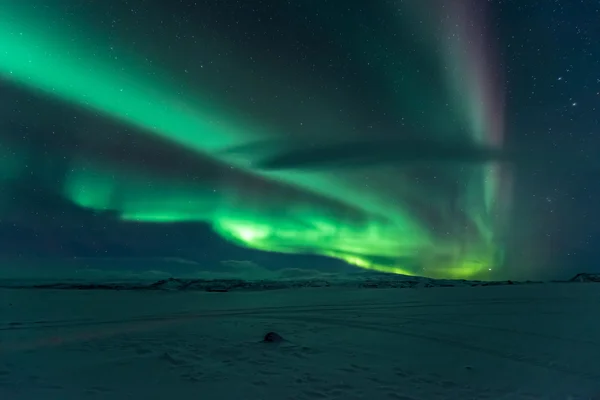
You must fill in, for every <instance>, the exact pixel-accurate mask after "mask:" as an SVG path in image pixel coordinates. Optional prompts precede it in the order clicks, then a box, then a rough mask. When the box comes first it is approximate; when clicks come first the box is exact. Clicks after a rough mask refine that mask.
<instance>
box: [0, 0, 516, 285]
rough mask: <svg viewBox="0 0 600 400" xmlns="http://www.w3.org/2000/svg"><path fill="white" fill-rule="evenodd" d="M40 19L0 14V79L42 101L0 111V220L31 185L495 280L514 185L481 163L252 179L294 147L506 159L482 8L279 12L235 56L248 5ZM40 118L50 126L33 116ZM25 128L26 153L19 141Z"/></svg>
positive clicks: (133, 212)
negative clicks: (43, 107) (482, 152)
mask: <svg viewBox="0 0 600 400" xmlns="http://www.w3.org/2000/svg"><path fill="white" fill-rule="evenodd" d="M46 3H48V2H42V1H41V0H35V1H31V2H22V1H17V0H6V1H4V2H3V3H2V6H1V7H2V9H1V10H0V11H1V12H0V37H1V38H2V42H1V43H0V78H1V79H2V82H3V85H7V87H9V86H10V87H11V88H13V89H11V90H18V91H21V92H24V93H29V94H30V95H31V96H32V98H35V99H37V100H35V101H33V100H32V103H30V104H29V105H24V104H19V105H17V104H11V103H10V99H6V98H5V99H4V100H3V110H2V112H3V114H4V115H3V121H2V151H3V153H4V154H2V160H3V161H2V163H3V164H2V172H3V173H2V176H1V179H2V182H1V183H0V184H1V185H3V186H4V190H3V191H2V196H4V200H3V201H2V202H0V206H1V207H2V212H4V213H8V212H9V210H10V206H9V205H7V204H9V203H10V202H11V201H10V199H11V198H13V199H14V195H13V194H11V189H10V188H11V187H12V185H13V184H14V182H18V181H22V180H23V179H24V178H25V177H30V176H35V179H37V182H38V183H39V182H41V183H42V184H43V186H44V187H45V188H48V189H49V190H51V191H53V192H54V193H56V195H58V196H61V197H62V198H64V199H66V200H67V201H68V202H71V203H72V204H74V205H76V206H79V207H82V208H84V209H89V210H91V211H94V212H99V213H110V215H116V216H117V218H118V219H120V220H122V221H139V222H152V223H162V224H170V223H178V222H205V223H208V224H210V225H211V226H212V228H213V229H214V231H215V232H216V233H218V234H219V235H220V236H222V237H223V238H226V239H227V240H230V241H232V242H234V243H237V244H239V245H241V246H246V247H250V248H253V249H257V250H263V251H267V252H281V253H290V254H296V253H297V254H314V255H322V256H328V257H334V258H338V259H341V260H344V261H346V262H348V263H350V264H352V265H355V266H358V267H361V268H367V269H374V270H379V271H390V272H395V273H403V274H418V275H426V276H432V277H451V278H486V277H491V276H499V275H498V274H500V275H501V272H498V271H501V270H502V267H503V263H504V260H503V255H504V251H505V248H504V246H505V238H506V235H507V232H508V230H509V229H510V226H509V222H510V220H511V217H510V215H511V205H512V196H513V194H512V188H511V186H512V178H511V170H510V165H508V164H504V163H500V162H496V161H495V159H494V158H493V157H492V158H490V159H488V158H483V159H478V160H477V161H476V162H467V163H465V162H461V160H460V159H459V160H456V159H451V160H446V161H444V157H443V154H442V155H440V154H441V153H440V150H437V149H434V150H432V151H429V153H428V154H429V157H420V156H419V154H414V153H411V154H410V156H411V157H412V158H414V159H415V160H417V161H418V160H420V159H421V158H423V162H416V163H408V164H406V163H383V162H382V163H378V162H377V161H378V156H377V154H376V153H375V154H374V155H373V156H372V158H373V159H374V162H373V163H371V164H369V165H365V166H364V167H358V168H343V167H342V168H331V169H327V168H325V169H319V170H314V169H311V168H306V169H302V168H299V169H289V170H287V169H274V170H267V169H262V168H259V167H258V166H257V163H259V162H260V161H261V160H263V159H265V158H269V157H276V156H277V155H278V154H284V153H285V152H286V151H288V150H289V147H290V146H291V147H298V146H299V147H301V148H305V149H308V151H309V152H310V149H311V148H319V147H323V146H328V145H330V144H333V145H336V144H343V143H346V142H352V141H361V140H362V141H368V142H372V143H377V142H385V141H388V140H391V139H393V140H395V141H396V142H392V143H397V144H395V145H397V146H399V147H402V143H407V142H406V141H411V140H412V141H413V142H414V141H419V143H421V145H420V146H421V147H415V150H414V151H423V154H425V153H427V152H426V151H424V150H427V149H429V150H431V147H429V145H427V143H429V141H431V142H432V143H433V142H435V143H441V144H444V143H448V146H453V147H452V148H454V149H456V148H457V146H459V145H460V144H461V143H462V144H463V145H464V148H476V147H477V146H481V147H482V148H483V147H485V148H492V149H497V150H498V151H501V149H502V147H503V140H504V136H505V132H504V119H505V116H504V93H503V90H502V87H503V83H502V82H503V75H502V63H501V60H500V55H499V53H498V51H497V49H496V47H495V45H496V44H495V43H493V41H492V39H491V38H492V37H494V32H492V29H491V27H489V26H488V25H486V23H485V21H486V18H488V17H487V16H486V14H485V12H484V11H485V10H484V9H483V8H484V6H485V4H482V3H484V2H476V1H473V2H467V1H461V0H455V1H445V2H443V3H442V2H435V1H420V2H412V3H411V2H374V3H373V4H372V5H369V6H363V8H359V7H358V6H346V7H344V8H343V9H341V8H340V7H339V4H334V3H335V2H329V3H327V2H323V4H320V5H318V6H316V5H314V4H313V3H311V2H303V1H299V2H296V4H295V5H290V4H283V2H282V4H279V5H277V6H274V5H272V6H271V7H272V8H273V9H274V10H273V11H271V12H272V13H273V15H274V17H272V18H270V19H268V21H273V22H271V25H269V23H268V22H265V21H262V22H261V23H262V26H261V28H260V30H258V31H257V32H258V33H256V34H255V35H250V38H248V36H245V37H246V39H247V42H243V41H241V40H236V39H235V38H234V36H235V35H234V34H233V33H230V32H229V30H228V29H226V28H223V27H226V26H229V25H228V22H227V20H228V18H229V19H234V18H238V17H239V15H238V14H244V13H247V12H249V11H248V10H245V9H243V8H244V7H245V6H243V5H240V6H239V7H240V9H239V10H237V11H235V10H234V11H231V15H222V12H223V9H222V8H219V7H218V6H216V5H213V6H210V5H207V4H205V5H204V6H201V5H198V6H197V7H198V9H197V10H196V11H195V13H194V14H193V15H195V16H197V17H198V16H201V15H205V19H202V18H201V17H198V18H201V20H200V21H199V20H193V18H191V17H190V18H191V19H190V20H185V18H184V17H183V15H184V13H180V14H177V15H175V14H174V15H173V18H172V21H171V20H169V21H170V22H169V21H167V22H164V21H163V22H161V24H162V25H154V26H152V24H155V23H156V21H158V20H161V21H162V18H161V17H160V13H159V12H158V11H157V12H156V13H155V14H153V15H152V16H150V15H142V13H143V12H144V11H143V10H140V11H139V12H136V13H135V14H131V15H129V17H127V15H126V14H124V15H125V16H124V17H123V18H121V19H120V22H117V21H113V22H112V23H106V21H102V23H100V22H94V21H93V18H91V16H92V14H94V13H98V14H99V15H103V14H102V12H101V10H99V9H96V8H102V7H109V6H103V5H94V6H91V5H90V9H89V10H87V9H85V7H84V5H85V4H86V3H85V2H83V1H82V2H81V3H80V4H79V2H77V1H76V2H74V3H73V4H79V6H76V5H72V6H67V5H65V4H63V2H59V1H54V2H51V3H56V4H52V5H49V4H46ZM344 4H345V3H344ZM94 7H96V8H94ZM116 7H121V6H116ZM122 7H124V10H122V11H123V12H125V11H126V10H125V9H126V8H127V7H130V8H131V7H133V8H135V6H127V7H126V6H122ZM202 7H205V8H204V9H203V8H202ZM133 8H131V11H133ZM67 9H68V10H69V12H66V11H65V10H67ZM432 10H434V11H432ZM104 11H106V10H104ZM262 12H263V13H264V12H266V11H265V10H262ZM88 14H89V15H88ZM248 18H249V19H247V22H246V23H247V24H251V20H252V17H251V16H250V17H248ZM166 19H167V18H165V20H166ZM140 20H141V21H147V24H144V25H137V26H136V24H135V22H134V21H140ZM295 20H302V21H303V23H302V26H296V25H293V24H292V25H289V24H288V23H289V21H295ZM148 21H150V22H148ZM152 21H154V22H152ZM169 24H171V26H170V25H169ZM175 25H176V26H177V27H178V28H177V30H176V32H178V33H177V34H175V35H167V34H166V32H168V31H169V29H171V31H172V29H173V26H175ZM286 25H289V26H288V31H287V32H283V33H282V32H281V31H280V29H282V27H285V26H286ZM107 26H108V27H110V29H108V28H106V27H107ZM315 26H319V29H316V28H315ZM124 27H127V29H125V28H124ZM219 27H220V28H219ZM105 28H106V29H108V30H109V31H110V32H109V31H107V30H104V29H105ZM240 29H242V30H243V29H245V28H240ZM309 31H310V32H312V34H311V35H312V37H311V36H310V35H309V36H307V37H308V39H303V41H302V40H299V39H297V38H296V39H295V38H294V34H297V35H299V34H300V33H303V34H307V32H309ZM275 32H277V33H278V34H279V35H280V36H279V37H278V39H274V38H273V37H274V35H275ZM294 32H295V33H294ZM298 32H300V33H298ZM257 36H261V37H260V38H257ZM166 37H168V39H167V38H166ZM269 38H271V39H270V41H269V40H268V39H269ZM170 41H172V42H173V43H171V42H170ZM258 43H261V45H260V46H259V45H258ZM293 45H297V46H298V47H297V48H295V49H292V50H293V51H292V50H290V46H293ZM310 45H312V46H313V47H310ZM278 46H279V47H278ZM285 49H287V50H289V52H286V50H285ZM199 53H201V54H199ZM298 53H299V54H300V56H298V57H294V58H292V56H291V55H290V54H298ZM194 57H198V58H197V59H196V58H194ZM358 77H361V78H360V79H359V78H358ZM323 82H327V83H326V84H325V83H323ZM375 87H376V88H378V90H375V89H374V88H375ZM379 89H381V90H379ZM42 103H43V104H46V103H47V104H52V106H48V107H54V110H60V111H57V112H38V113H37V116H35V118H32V117H31V115H35V112H36V111H35V110H36V107H37V106H34V105H32V104H42ZM27 108H28V111H27V112H25V111H23V110H24V109H27ZM16 109H19V111H18V112H17V111H14V110H16ZM27 113H29V114H28V115H29V116H25V114H27ZM65 121H67V122H65ZM23 125H26V126H27V129H28V132H29V133H28V136H27V138H23V137H22V135H21V134H17V133H15V132H17V131H19V132H20V130H17V129H15V128H14V127H15V126H21V127H22V126H23ZM19 129H21V128H19ZM399 139H402V140H405V142H402V140H399ZM450 143H451V145H450ZM459 147H460V146H459ZM40 149H42V150H40ZM232 149H239V151H233V150H232ZM419 149H421V150H419ZM397 154H398V157H401V155H402V154H405V155H407V154H408V153H407V148H399V149H398V151H397ZM438 156H439V157H438ZM386 157H387V158H388V159H389V158H391V159H394V151H393V149H389V148H388V154H387V155H386ZM432 158H433V159H432ZM436 158H440V161H441V162H438V163H436V162H434V161H436V160H435V159H436Z"/></svg>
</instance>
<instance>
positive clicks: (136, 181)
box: [0, 2, 499, 278]
mask: <svg viewBox="0 0 600 400" xmlns="http://www.w3.org/2000/svg"><path fill="white" fill-rule="evenodd" d="M9 4H11V2H4V4H3V6H2V8H3V10H2V14H1V15H0V37H2V42H1V43H0V77H1V78H2V79H5V80H7V81H11V82H14V83H17V84H19V85H21V86H23V87H26V88H29V89H30V90H36V91H40V92H43V93H45V94H46V95H51V96H53V97H55V98H57V99H60V100H62V101H65V102H68V103H70V104H73V105H77V106H80V107H84V108H86V109H89V110H94V111H96V112H100V113H102V114H103V115H105V116H108V117H111V118H113V119H115V120H118V121H122V122H123V123H126V124H129V125H132V126H135V127H137V128H140V129H142V130H143V131H145V132H148V133H147V134H148V135H156V136H159V137H161V138H164V139H167V140H169V141H171V142H173V143H176V144H178V145H182V146H185V147H186V148H188V149H191V150H193V151H195V152H197V153H198V154H199V157H204V158H206V160H207V161H206V162H207V163H211V165H212V164H214V165H217V166H218V168H220V169H222V170H223V171H226V172H224V173H222V174H220V175H219V176H214V177H212V178H211V179H206V180H204V181H202V180H194V179H188V178H186V177H181V179H165V178H161V177H159V176H157V175H156V174H154V173H151V172H149V171H147V170H143V169H139V170H132V171H122V170H119V169H118V168H117V167H115V166H114V165H111V163H110V162H108V161H106V160H102V159H101V158H99V159H94V160H89V159H86V158H85V157H74V158H73V160H72V161H71V169H70V172H69V174H68V176H67V177H66V179H65V180H64V182H62V185H61V187H60V188H58V191H59V192H60V193H61V194H63V195H64V196H65V197H67V198H68V199H70V200H71V201H73V202H74V203H76V204H78V205H80V206H83V207H87V208H90V209H94V210H110V211H115V212H117V213H118V214H119V215H120V217H121V218H122V219H125V220H138V221H153V222H176V221H205V222H209V223H211V224H212V226H213V227H214V229H215V231H217V232H218V233H219V234H221V235H222V236H223V237H225V238H228V239H230V240H232V241H234V242H237V243H239V244H241V245H245V246H249V247H252V248H256V249H261V250H266V251H278V252H286V253H312V254H320V255H326V256H333V257H337V258H340V259H343V260H345V261H347V262H349V263H351V264H354V265H357V266H359V267H362V268H368V269H375V270H381V271H389V272H395V273H404V274H424V275H428V276H434V277H453V278H459V277H460V278H467V277H474V276H486V274H488V271H489V269H490V268H491V267H493V266H496V265H497V254H498V251H499V249H498V245H497V243H496V236H497V232H496V227H495V223H494V222H493V221H492V220H491V219H490V215H492V214H494V215H497V209H495V208H494V205H491V204H489V203H490V202H489V201H487V203H486V201H483V200H482V199H483V198H489V196H490V194H489V193H490V191H491V196H492V198H494V196H495V194H494V191H495V190H496V189H495V188H491V189H490V188H489V184H487V185H488V187H486V188H485V191H486V192H487V193H488V194H487V195H483V191H484V189H483V185H486V183H485V182H489V179H488V178H489V172H485V173H482V174H475V176H476V177H475V178H473V179H472V181H471V183H470V188H469V190H468V191H467V195H466V200H465V206H467V207H469V210H470V211H469V212H468V215H469V217H470V219H471V221H472V225H473V226H475V227H476V228H474V229H475V230H476V232H475V233H473V232H469V235H468V238H467V239H457V238H456V237H448V238H446V239H441V238H440V237H438V236H436V235H434V234H433V233H432V232H431V230H430V229H429V227H427V226H425V225H424V224H423V223H422V222H421V219H420V218H419V217H417V216H415V215H414V213H412V212H411V210H410V209H409V208H404V207H402V204H403V203H402V202H400V201H398V200H397V199H394V201H391V200H384V199H380V198H378V196H377V194H376V193H365V191H364V190H363V189H362V188H357V187H351V186H348V185H347V184H344V183H340V182H338V181H337V180H336V179H334V178H333V177H326V176H319V177H314V176H312V175H307V174H298V173H296V174H294V173H291V172H285V173H283V172H279V173H277V174H271V175H269V176H266V175H262V174H259V173H258V172H256V171H252V170H250V169H249V168H248V167H247V166H245V165H243V164H238V165H237V166H236V167H237V168H236V169H235V170H236V171H231V169H230V167H229V166H228V165H229V164H230V163H231V160H224V159H223V160H219V159H216V158H213V157H211V156H210V155H213V154H215V153H216V152H218V151H219V150H222V149H226V148H229V147H232V146H235V145H239V144H243V143H247V142H249V141H252V140H256V139H257V138H268V137H272V136H273V135H275V134H276V133H277V132H265V131H263V129H259V128H258V124H252V123H251V122H244V123H241V122H239V121H240V119H239V118H237V117H236V115H234V113H232V112H231V111H230V112H226V111H224V108H220V107H218V106H217V104H216V103H214V102H213V101H211V102H209V101H208V99H205V100H204V101H203V100H202V99H198V96H197V95H192V94H189V93H185V94H182V90H181V87H180V86H179V87H177V85H176V84H175V83H173V82H170V80H169V79H166V78H165V79H161V78H159V75H157V74H155V73H153V71H148V69H147V68H142V67H140V66H141V65H142V64H141V63H136V62H135V61H128V62H123V61H121V60H120V59H116V58H115V57H109V56H102V55H99V53H100V52H95V51H93V49H97V48H99V47H100V46H99V45H98V44H97V43H85V42H84V41H83V40H82V39H75V37H76V35H74V34H73V32H69V31H68V30H67V29H65V28H60V29H59V28H57V27H56V26H55V25H53V24H50V23H49V21H46V20H44V18H38V17H36V16H35V15H33V14H32V13H30V12H24V11H23V7H21V6H20V5H19V4H20V3H17V2H14V4H12V5H10V6H9ZM463 79H464V77H463ZM453 84H456V81H453ZM471 92H473V90H471ZM474 95H475V96H477V95H478V94H477V93H476V90H475V94H474ZM475 103H477V104H478V107H479V108H481V107H480V102H477V101H476V102H475ZM478 114H480V113H478ZM484 117H485V116H484ZM473 118H476V119H477V120H478V121H479V126H481V122H480V121H481V120H482V116H481V115H476V116H474V117H473ZM484 120H485V118H484ZM232 121H238V122H232ZM480 134H481V133H480V132H474V133H473V135H474V136H477V135H480ZM14 150H15V149H13V150H11V152H9V153H10V154H11V155H13V156H12V158H7V157H4V158H3V159H4V160H6V161H5V163H6V164H5V165H3V166H2V167H3V168H2V169H3V171H5V173H3V176H1V177H0V179H7V178H10V177H15V176H18V174H19V165H18V160H16V159H15V156H14V154H18V153H15V152H14ZM20 150H21V151H24V152H25V153H26V152H27V151H26V150H23V149H20ZM7 154H8V153H7ZM225 161H227V163H225ZM9 164H10V165H9ZM486 170H487V169H486ZM6 171H8V172H6ZM4 175H6V176H4ZM424 201H426V200H424ZM384 216H385V217H384ZM470 229H471V228H470Z"/></svg>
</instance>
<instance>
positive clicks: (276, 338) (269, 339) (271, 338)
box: [263, 332, 284, 343]
mask: <svg viewBox="0 0 600 400" xmlns="http://www.w3.org/2000/svg"><path fill="white" fill-rule="evenodd" d="M283 341H284V339H283V337H282V336H281V335H280V334H278V333H277V332H269V333H267V334H266V335H265V337H264V339H263V342H265V343H280V342H283Z"/></svg>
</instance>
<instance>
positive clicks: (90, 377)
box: [0, 283, 600, 400]
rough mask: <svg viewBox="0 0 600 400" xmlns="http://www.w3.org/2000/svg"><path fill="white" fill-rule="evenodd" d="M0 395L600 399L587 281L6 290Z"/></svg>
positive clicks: (593, 295) (596, 316)
mask: <svg viewBox="0 0 600 400" xmlns="http://www.w3.org/2000/svg"><path fill="white" fill-rule="evenodd" d="M269 331H274V332H277V333H278V334H280V335H281V336H282V337H283V338H284V339H285V341H284V342H281V343H264V342H262V341H261V340H262V338H263V336H264V335H265V334H266V333H267V332H269ZM0 399H7V400H8V399H9V400H25V399H27V400H29V399H44V400H54V399H56V400H70V399H113V400H117V399H145V400H151V399H219V400H228V399H235V400H239V399H263V400H268V399H306V400H309V399H324V400H326V399H340V400H352V399H391V400H413V399H424V400H436V399H460V400H466V399H527V400H533V399H565V400H566V399H600V284H595V283H546V284H535V285H503V286H487V287H483V286H477V287H471V286H462V287H433V288H412V289H398V288H391V289H387V288H386V289H366V288H357V287H322V288H318V287H311V288H299V289H283V290H269V291H232V292H227V293H211V292H205V291H135V290H124V291H115V290H54V289H11V288H4V289H0Z"/></svg>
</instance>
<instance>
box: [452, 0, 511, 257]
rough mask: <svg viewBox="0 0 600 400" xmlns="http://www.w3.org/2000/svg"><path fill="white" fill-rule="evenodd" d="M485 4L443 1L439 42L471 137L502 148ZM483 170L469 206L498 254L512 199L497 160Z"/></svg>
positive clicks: (499, 93) (497, 75)
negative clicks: (441, 28)
mask: <svg viewBox="0 0 600 400" xmlns="http://www.w3.org/2000/svg"><path fill="white" fill-rule="evenodd" d="M486 8H487V5H486V4H485V3H484V2H474V1H467V0H452V1H450V2H446V3H445V7H444V9H443V12H444V13H446V14H445V15H443V14H442V21H443V25H442V26H443V27H444V29H443V36H442V40H441V43H442V51H443V54H444V60H445V66H446V67H447V69H446V71H447V72H448V73H447V75H446V77H447V82H448V86H449V88H450V90H451V93H453V97H454V98H455V102H456V104H459V105H462V114H463V115H464V118H465V120H466V123H467V124H468V132H469V134H470V136H471V137H472V139H473V140H475V141H477V142H480V143H483V144H485V145H489V146H494V147H502V146H503V144H504V119H505V117H504V109H505V105H504V93H503V90H502V88H501V87H500V82H501V81H502V79H501V78H502V73H501V70H500V62H499V60H498V59H497V53H496V49H495V48H494V43H493V41H492V40H491V38H490V30H489V29H486V22H487V23H489V22H490V21H489V20H487V18H486V17H487V14H486V11H487V9H486ZM482 169H483V171H481V172H482V173H481V175H480V176H478V177H476V178H474V180H473V182H472V183H471V192H470V197H469V198H470V201H471V202H472V203H471V204H472V205H471V206H470V207H469V209H470V210H472V211H471V213H472V218H473V219H474V220H475V221H477V223H478V225H479V226H480V231H481V232H482V234H483V237H484V238H485V239H486V240H487V242H488V244H489V246H490V247H491V248H495V249H498V250H499V252H500V253H502V251H503V250H502V249H501V246H502V245H503V244H502V243H501V240H502V238H503V236H504V234H505V232H504V231H505V230H506V228H507V227H506V225H505V224H506V220H507V217H508V213H509V212H510V203H511V198H512V193H511V190H512V189H511V187H512V183H511V176H510V170H509V169H508V167H507V166H504V165H501V164H499V163H490V164H488V165H484V166H483V167H482ZM482 192H483V194H482ZM480 199H482V200H483V204H481V203H480V204H481V205H480V206H477V205H476V204H474V203H476V202H481V200H480ZM499 241H500V242H499Z"/></svg>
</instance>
